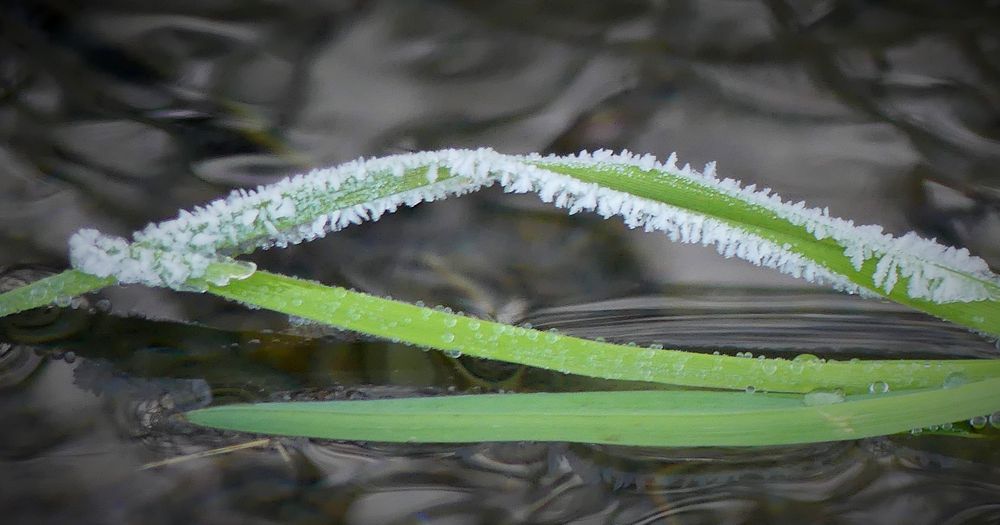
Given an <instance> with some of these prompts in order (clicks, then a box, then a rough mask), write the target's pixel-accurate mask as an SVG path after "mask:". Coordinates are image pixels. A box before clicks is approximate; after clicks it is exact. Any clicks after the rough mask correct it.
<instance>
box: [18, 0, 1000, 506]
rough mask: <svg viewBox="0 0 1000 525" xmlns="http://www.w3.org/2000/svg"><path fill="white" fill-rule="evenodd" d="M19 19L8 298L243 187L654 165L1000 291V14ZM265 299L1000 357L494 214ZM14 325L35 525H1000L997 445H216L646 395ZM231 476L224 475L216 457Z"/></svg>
mask: <svg viewBox="0 0 1000 525" xmlns="http://www.w3.org/2000/svg"><path fill="white" fill-rule="evenodd" d="M86 5H87V7H86V8H81V7H80V6H79V5H77V4H75V3H69V2H67V3H59V2H8V3H6V4H4V5H3V7H2V8H0V9H2V10H0V133H2V134H3V139H4V140H3V141H2V142H0V196H2V201H0V202H2V206H0V265H4V266H5V267H6V269H5V270H4V272H3V274H2V276H0V287H3V286H12V285H14V284H17V283H18V282H23V281H24V280H30V279H33V278H36V277H37V276H39V275H43V274H44V273H45V272H46V271H58V269H60V268H62V267H63V266H64V265H65V264H66V259H65V256H66V239H67V238H68V236H69V235H70V234H71V233H72V232H74V231H75V230H76V229H78V228H80V227H83V226H93V227H98V228H100V229H102V230H104V231H107V232H109V233H119V234H127V233H129V232H131V231H132V230H134V229H136V228H138V227H141V226H142V225H144V224H145V223H146V222H148V221H151V220H159V219H163V218H166V217H169V216H171V215H172V214H173V213H175V211H176V210H177V209H178V208H181V207H187V206H191V205H194V204H197V203H201V202H205V201H207V200H209V199H211V198H213V197H215V196H218V195H219V194H221V193H223V192H225V191H226V190H227V189H229V188H231V187H234V186H248V185H254V184H259V183H265V182H270V181H273V180H276V178H278V177H280V176H283V175H287V174H291V173H295V172H297V171H301V170H304V169H306V168H308V167H312V166H321V165H330V164H335V163H338V162H341V161H346V160H350V159H352V158H355V157H357V156H360V155H366V156H367V155H380V154H386V153H394V152H400V151H409V150H417V149H433V148H439V147H448V146H480V145H488V146H492V147H494V148H496V149H498V150H500V151H507V152H525V151H541V152H557V153H562V152H570V151H576V150H579V149H582V148H596V147H609V148H623V147H625V148H628V149H630V150H632V151H639V152H651V153H657V154H661V155H662V154H665V153H668V152H670V151H673V150H677V151H678V153H679V155H680V156H681V159H682V160H684V161H688V162H692V163H693V164H696V165H698V164H700V163H703V162H706V161H710V160H718V161H719V163H720V172H721V173H722V174H723V175H725V176H730V177H734V178H738V179H742V180H744V181H747V182H755V183H757V184H758V185H759V186H770V187H772V188H774V189H775V190H776V191H777V192H778V193H780V194H782V195H784V196H786V197H788V198H792V199H796V200H798V199H804V200H806V201H807V202H809V203H810V204H814V205H818V206H829V207H830V209H831V212H833V213H834V214H836V215H840V216H845V217H850V218H854V219H856V220H858V221H860V222H870V223H879V224H883V225H885V226H886V227H887V228H888V229H890V230H892V231H895V232H903V231H908V230H914V229H915V230H917V231H919V232H921V233H923V234H925V235H928V236H933V237H937V238H938V239H940V240H942V241H943V242H946V243H950V244H955V245H962V246H968V247H969V248H970V249H971V250H973V251H974V252H975V253H977V254H978V255H980V256H982V257H984V258H986V259H987V260H988V261H989V262H990V263H991V264H992V265H993V266H994V268H996V267H997V265H998V264H1000V242H997V241H998V240H1000V176H998V175H997V169H996V166H997V165H1000V164H998V161H1000V59H998V58H997V57H1000V31H998V30H997V29H996V28H998V27H1000V7H998V6H997V5H995V3H989V2H983V3H973V2H969V3H961V4H960V5H953V4H951V3H943V2H942V3H939V2H909V3H905V4H904V3H892V2H803V3H800V2H795V3H784V2H781V1H768V2H750V1H746V2H732V1H730V2H723V1H718V2H716V1H704V2H648V3H646V2H544V3H536V2H509V3H496V2H410V1H406V2H325V3H318V2H317V3H297V2H286V3H282V2H274V3H226V2H211V1H209V2H198V3H170V4H166V5H161V4H159V3H142V2H138V3H135V2H133V3H115V2H88V3H87V4H86ZM253 259H254V260H256V261H257V262H258V264H259V265H260V266H261V267H264V268H267V269H269V270H273V271H279V272H284V273H291V274H295V275H301V276H305V277H309V278H312V279H318V280H321V281H324V282H328V283H337V284H343V285H348V286H353V287H355V288H358V289H362V290H365V291H369V292H373V293H378V294H391V295H393V296H394V297H397V298H402V299H406V300H411V301H416V300H422V301H424V302H425V303H428V304H442V305H448V306H450V307H452V308H455V309H460V310H463V311H466V312H471V313H474V314H476V315H481V316H484V317H490V318H497V319H501V320H505V321H509V322H531V323H532V324H534V325H535V326H538V327H544V328H549V327H557V328H559V329H560V330H562V331H564V332H568V333H574V334H578V335H582V336H585V337H604V338H606V339H608V340H612V341H623V342H627V341H634V342H636V343H640V344H653V343H657V344H663V345H665V346H668V347H682V348H689V349H696V350H704V351H709V350H713V349H719V350H722V351H725V352H732V353H735V352H747V351H750V352H753V353H754V355H759V354H764V355H768V356H783V355H784V356H787V355H790V354H794V353H798V352H802V351H808V352H811V353H816V354H820V355H829V356H837V357H847V356H851V357H854V356H859V357H871V356H893V357H914V356H920V357H957V356H962V357H995V356H996V348H995V347H994V346H993V345H992V344H990V343H989V342H986V341H983V340H981V339H978V338H976V337H975V336H973V335H970V334H969V333H967V332H965V331H963V330H960V329H956V328H954V327H950V326H948V325H946V324H943V323H940V322H937V321H935V320H933V319H929V318H927V317H926V316H922V315H919V314H915V313H912V312H908V311H906V310H905V309H903V308H899V307H896V306H893V305H889V304H883V303H878V302H871V301H861V300H858V299H856V298H853V297H842V296H838V295H835V294H831V293H827V292H825V291H822V290H816V289H811V288H805V287H804V285H803V284H802V283H799V282H796V281H792V280H790V279H788V278H785V277H783V276H778V275H774V274H773V272H768V271H762V270H759V269H756V268H753V267H750V266H749V265H746V264H744V263H742V262H737V261H730V260H725V259H722V258H721V257H718V256H717V255H716V254H714V253H710V252H709V251H708V250H706V249H702V248H696V247H682V246H676V245H672V244H670V243H669V242H668V241H666V240H665V239H663V238H660V237H658V236H656V235H643V234H637V233H635V232H629V231H627V230H626V229H625V228H624V227H623V226H622V225H621V224H619V223H617V222H615V221H607V222H604V221H600V220H598V219H596V218H594V217H578V216H574V217H568V216H565V215H564V214H563V213H562V212H561V211H557V210H552V209H549V208H547V207H546V206H543V205H541V204H540V203H538V202H536V200H535V199H534V198H533V197H523V196H522V197H512V196H506V195H500V194H498V193H495V192H484V193H483V194H480V195H473V196H469V197H463V198H462V199H457V200H451V201H447V202H442V203H434V204H431V205H424V206H421V207H420V208H418V209H414V210H406V211H403V212H400V213H398V214H396V215H394V216H391V217H387V218H384V219H382V220H381V221H379V222H378V223H376V224H369V225H363V226H361V227H357V228H353V229H348V230H346V231H343V232H340V233H338V234H336V235H332V236H330V237H329V238H328V239H325V240H323V241H320V242H316V243H312V244H310V245H306V246H299V247H295V248H294V249H288V250H280V251H273V252H265V253H261V254H255V255H254V256H253ZM74 306H76V308H64V309H58V308H53V309H48V310H44V311H36V312H31V313H29V314H26V315H22V316H18V317H16V318H10V319H4V320H0V421H2V422H3V425H2V430H0V463H2V466H0V516H2V517H3V518H2V521H3V522H4V523H67V522H69V523H276V522H287V523H302V524H306V523H372V524H383V523H386V524H389V523H399V524H403V523H439V524H459V523H463V524H464V523H587V524H589V523H595V524H596V523H616V524H617V523H650V524H652V523H657V524H659V523H664V524H666V523H685V524H686V523H898V522H903V521H905V522H907V523H915V524H916V523H928V524H938V523H951V524H959V523H1000V496H998V494H1000V457H998V452H997V451H998V450H1000V449H998V447H997V446H996V443H997V441H996V435H997V434H996V431H995V430H991V429H990V427H989V426H987V428H986V429H985V430H984V431H983V433H982V435H983V436H984V438H982V439H974V440H973V439H963V440H958V439H955V438H947V437H942V436H930V435H926V434H921V435H905V436H890V437H884V438H877V439H869V440H863V441H858V442H844V443H831V444H818V445H809V446H797V447H775V448H766V449H718V448H703V449H636V448H616V447H606V446H587V445H571V444H559V443H555V444H535V443H510V444H495V443H482V444H469V445H466V446H447V447H446V446H435V445H419V446H413V445H405V446H404V445H392V446H388V445H383V444H377V443H336V442H323V441H315V440H296V439H284V438H283V439H280V440H268V439H261V437H260V436H247V435H239V434H229V433H218V432H212V431H206V430H203V429H196V428H192V427H190V426H188V425H186V424H185V423H184V422H183V421H182V420H181V419H179V418H178V417H177V413H178V412H179V411H182V410H185V409H189V408H194V407H198V406H203V405H205V404H206V403H209V402H231V401H254V400H263V399H341V398H371V397H393V396H409V395H428V394H439V393H442V392H449V391H455V392H485V391H496V390H525V391H534V390H577V389H585V388H613V387H615V386H616V385H613V384H607V383H602V382H598V381H593V380H589V379H586V378H578V377H573V376H564V375H562V374H549V373H547V372H544V371H540V370H528V369H525V368H523V367H518V366H512V365H505V364H498V363H491V362H486V361H481V360H474V359H469V358H459V359H451V358H447V357H445V356H443V355H440V354H437V353H434V352H419V351H415V350H413V349H409V348H403V347H398V346H395V345H391V344H387V343H384V342H380V341H372V340H369V339H367V338H365V337H362V336H358V335H355V334H347V333H342V332H337V331H331V330H324V329H321V328H318V327H315V326H294V325H291V324H290V323H289V322H288V320H287V319H286V318H283V317H281V316H276V315H271V314H267V313H265V312H259V311H253V312H248V311H246V310H244V309H243V308H241V307H238V306H236V305H231V304H227V303H225V302H223V301H221V300H214V299H211V298H205V297H199V296H192V295H190V294H179V293H173V292H166V291H160V290H146V289H140V288H115V289H108V290H105V291H104V292H102V294H101V295H97V296H93V297H87V298H85V299H84V300H82V301H80V302H79V303H78V304H76V305H74ZM223 447H233V448H232V449H226V451H222V452H224V453H219V454H216V455H213V456H209V457H202V458H196V457H193V456H191V455H197V454H202V453H205V452H206V451H212V450H217V449H220V448H223Z"/></svg>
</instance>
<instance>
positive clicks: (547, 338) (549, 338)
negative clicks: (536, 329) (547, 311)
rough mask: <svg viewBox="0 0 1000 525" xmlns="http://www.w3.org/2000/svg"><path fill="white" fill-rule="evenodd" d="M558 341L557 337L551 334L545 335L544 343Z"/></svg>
mask: <svg viewBox="0 0 1000 525" xmlns="http://www.w3.org/2000/svg"><path fill="white" fill-rule="evenodd" d="M558 340H559V336H558V335H557V334H554V333H552V332H549V333H547V334H545V341H546V342H548V343H554V342H556V341H558Z"/></svg>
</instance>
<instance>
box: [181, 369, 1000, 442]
mask: <svg viewBox="0 0 1000 525" xmlns="http://www.w3.org/2000/svg"><path fill="white" fill-rule="evenodd" d="M998 408H1000V379H991V380H987V381H980V382H976V383H970V384H966V385H962V386H959V387H957V388H951V389H935V390H928V391H920V392H911V393H906V394H899V395H879V396H859V397H856V398H848V400H847V401H845V402H841V403H833V404H828V405H819V406H806V405H805V404H804V403H803V401H802V398H801V397H800V396H788V395H766V394H743V393H733V392H697V391H624V392H574V393H558V394H503V395H476V396H446V397H431V398H410V399H383V400H367V401H325V402H292V403H262V404H257V405H228V406H220V407H213V408H206V409H201V410H195V411H192V412H188V413H187V418H188V420H190V421H191V422H193V423H195V424H198V425H204V426H210V427H214V428H222V429H228V430H238V431H243V432H254V433H261V434H279V435H286V436H304V437H314V438H326V439H344V440H365V441H387V442H432V443H462V442H481V441H571V442H585V443H607V444H616V445H641V446H765V445H783V444H793V443H811V442H820V441H836V440H845V439H858V438H864V437H871V436H878V435H884V434H894V433H898V432H905V431H907V430H909V429H912V428H920V427H924V426H929V425H938V424H943V423H948V422H951V421H957V420H962V419H967V418H970V417H973V416H976V415H980V414H984V413H988V412H991V411H993V410H997V409H998Z"/></svg>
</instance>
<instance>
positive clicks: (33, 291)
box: [0, 270, 115, 317]
mask: <svg viewBox="0 0 1000 525" xmlns="http://www.w3.org/2000/svg"><path fill="white" fill-rule="evenodd" d="M112 284H115V279H114V278H113V277H95V276H93V275H90V274H86V273H83V272H80V271H77V270H67V271H65V272H62V273H60V274H56V275H51V276H49V277H45V278H44V279H39V280H37V281H34V282H32V283H28V284H27V285H25V286H21V287H19V288H15V289H13V290H9V291H7V292H4V293H2V294H0V317H4V316H6V315H11V314H16V313H18V312H23V311H25V310H31V309H32V308H38V307H41V306H46V305H49V304H52V303H56V302H62V301H67V302H68V300H69V299H71V298H73V297H76V296H78V295H83V294H85V293H89V292H94V291H97V290H100V289H101V288H104V287H105V286H111V285H112Z"/></svg>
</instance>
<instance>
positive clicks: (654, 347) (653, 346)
mask: <svg viewBox="0 0 1000 525" xmlns="http://www.w3.org/2000/svg"><path fill="white" fill-rule="evenodd" d="M649 349H650V350H663V345H661V344H660V343H653V344H651V345H649Z"/></svg>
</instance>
